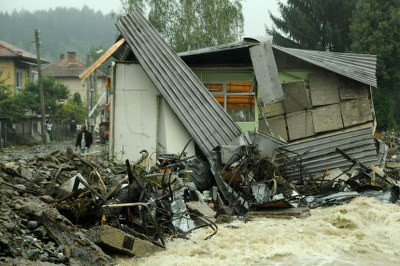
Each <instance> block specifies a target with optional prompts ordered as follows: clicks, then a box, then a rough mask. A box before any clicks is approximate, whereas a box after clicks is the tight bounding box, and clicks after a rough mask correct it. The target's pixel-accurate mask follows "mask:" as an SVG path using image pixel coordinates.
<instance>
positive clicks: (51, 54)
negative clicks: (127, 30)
mask: <svg viewBox="0 0 400 266" xmlns="http://www.w3.org/2000/svg"><path fill="white" fill-rule="evenodd" d="M0 25H1V26H0V36H1V37H0V39H1V40H3V41H6V42H9V43H11V44H13V45H15V46H17V47H21V48H23V49H25V50H27V51H31V52H34V51H35V47H34V43H33V42H32V41H33V39H34V30H35V29H39V30H40V35H41V43H42V46H41V50H42V57H43V58H45V59H48V60H56V59H58V57H59V55H60V54H61V53H65V52H66V51H77V53H78V56H79V57H80V58H85V56H86V54H87V52H88V50H89V47H90V46H91V45H97V46H104V47H109V46H111V45H112V44H113V43H114V41H115V39H116V36H117V30H116V28H115V26H114V19H113V17H112V15H111V13H110V14H107V15H104V14H102V13H101V12H95V11H94V10H93V9H90V8H88V7H87V6H84V7H83V8H82V9H76V8H65V7H59V8H55V9H49V10H38V11H35V12H28V11H25V10H21V11H18V12H16V11H14V12H12V13H6V12H5V13H3V12H0Z"/></svg>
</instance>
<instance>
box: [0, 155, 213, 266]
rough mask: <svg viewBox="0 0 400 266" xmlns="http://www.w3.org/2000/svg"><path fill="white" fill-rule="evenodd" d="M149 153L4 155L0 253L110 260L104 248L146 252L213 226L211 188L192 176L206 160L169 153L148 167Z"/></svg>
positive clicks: (107, 262)
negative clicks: (123, 157)
mask: <svg viewBox="0 0 400 266" xmlns="http://www.w3.org/2000/svg"><path fill="white" fill-rule="evenodd" d="M147 156H148V154H147V152H145V151H143V157H142V160H139V161H138V162H135V163H134V164H133V165H131V163H130V162H129V161H128V160H127V161H126V165H117V166H113V165H111V164H110V163H108V162H107V161H102V160H99V159H96V158H92V159H89V157H83V156H81V155H79V154H76V153H74V152H73V151H72V150H71V149H67V151H66V152H61V151H55V152H52V153H51V154H49V155H45V156H36V157H34V158H31V159H15V160H13V161H7V162H4V163H2V164H1V171H0V176H1V178H0V191H1V203H0V204H1V205H0V209H1V211H2V213H1V215H0V223H1V225H2V226H1V227H0V236H1V238H0V260H4V259H5V258H7V257H8V258H24V259H29V260H33V261H43V262H44V261H46V262H52V263H68V262H74V261H75V262H77V263H80V264H94V265H110V264H113V263H114V261H113V259H112V258H111V257H110V256H109V255H107V254H115V253H122V254H127V255H135V256H146V255H148V254H151V253H153V252H155V251H158V250H162V249H163V248H164V244H165V238H166V237H187V235H188V234H189V233H190V232H192V231H193V230H195V229H196V228H200V227H204V226H209V227H211V228H212V229H213V230H214V234H215V233H216V232H217V230H218V229H217V225H216V224H215V218H214V216H215V212H214V211H213V209H212V208H210V206H209V204H208V202H210V201H211V199H210V197H209V195H210V194H209V193H208V194H207V192H205V193H204V194H202V193H200V192H199V191H198V190H197V188H196V186H195V185H194V183H193V182H189V179H191V176H194V179H196V178H197V179H199V176H197V177H196V176H195V175H196V174H198V175H202V173H203V172H204V169H197V170H198V172H197V171H196V169H195V166H194V165H196V166H199V163H201V162H202V161H201V160H200V159H197V158H184V159H182V160H181V159H180V156H175V155H164V156H162V157H160V158H159V164H158V165H156V166H155V167H153V168H150V169H147V171H146V170H145V167H143V166H142V164H141V163H142V161H143V160H144V159H145V158H146V157H147ZM189 165H193V169H194V170H193V171H192V170H189V168H188V166H189ZM202 176H203V175H202ZM207 195H208V196H207ZM211 236H212V235H211ZM211 236H210V237H211ZM100 247H101V248H100ZM105 252H107V254H106V253H105Z"/></svg>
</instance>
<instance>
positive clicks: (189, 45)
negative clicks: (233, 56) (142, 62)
mask: <svg viewBox="0 0 400 266" xmlns="http://www.w3.org/2000/svg"><path fill="white" fill-rule="evenodd" d="M241 2H242V0H121V3H122V7H123V11H122V14H125V13H127V12H130V11H132V10H138V11H140V12H142V13H143V14H145V15H147V17H148V19H149V21H150V23H151V24H152V25H153V26H154V28H155V29H156V30H157V31H158V32H159V33H160V34H161V35H162V36H163V37H164V38H165V40H166V41H167V43H168V44H169V45H170V46H172V47H173V48H174V49H175V51H177V52H181V51H186V50H190V49H197V48H202V47H209V46H214V45H218V44H224V43H229V42H234V41H237V40H238V39H239V38H240V37H241V35H242V34H243V14H242V3H241Z"/></svg>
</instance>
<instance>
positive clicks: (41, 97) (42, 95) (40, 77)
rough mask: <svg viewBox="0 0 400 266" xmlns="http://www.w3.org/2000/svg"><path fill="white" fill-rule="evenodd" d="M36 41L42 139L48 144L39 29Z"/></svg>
mask: <svg viewBox="0 0 400 266" xmlns="http://www.w3.org/2000/svg"><path fill="white" fill-rule="evenodd" d="M35 43H36V55H37V66H38V76H39V80H38V86H39V98H40V115H41V116H42V141H43V144H47V128H46V112H45V108H44V93H43V80H42V63H41V61H40V36H39V30H37V29H36V30H35Z"/></svg>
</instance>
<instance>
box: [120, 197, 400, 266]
mask: <svg viewBox="0 0 400 266" xmlns="http://www.w3.org/2000/svg"><path fill="white" fill-rule="evenodd" d="M210 233H211V230H209V229H200V230H197V231H195V232H194V233H193V234H192V236H191V238H190V240H183V239H176V240H174V241H171V242H168V243H167V249H166V250H165V251H163V252H159V253H157V254H154V255H153V256H150V257H147V258H140V259H132V258H122V257H120V258H118V263H119V265H122V266H125V265H152V266H153V265H399V264H400V206H398V205H394V204H383V203H380V202H379V201H377V200H375V199H372V198H357V199H355V200H353V201H352V202H351V203H349V204H347V205H343V206H337V207H330V208H318V209H314V210H312V211H311V216H310V217H308V218H302V219H295V218H294V219H266V218H264V219H263V218H257V219H256V220H252V221H250V222H247V223H245V222H241V221H236V222H233V223H231V224H224V225H220V226H219V231H218V233H217V235H215V236H214V237H212V238H211V239H209V240H204V238H206V237H207V236H208V235H209V234H210Z"/></svg>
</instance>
